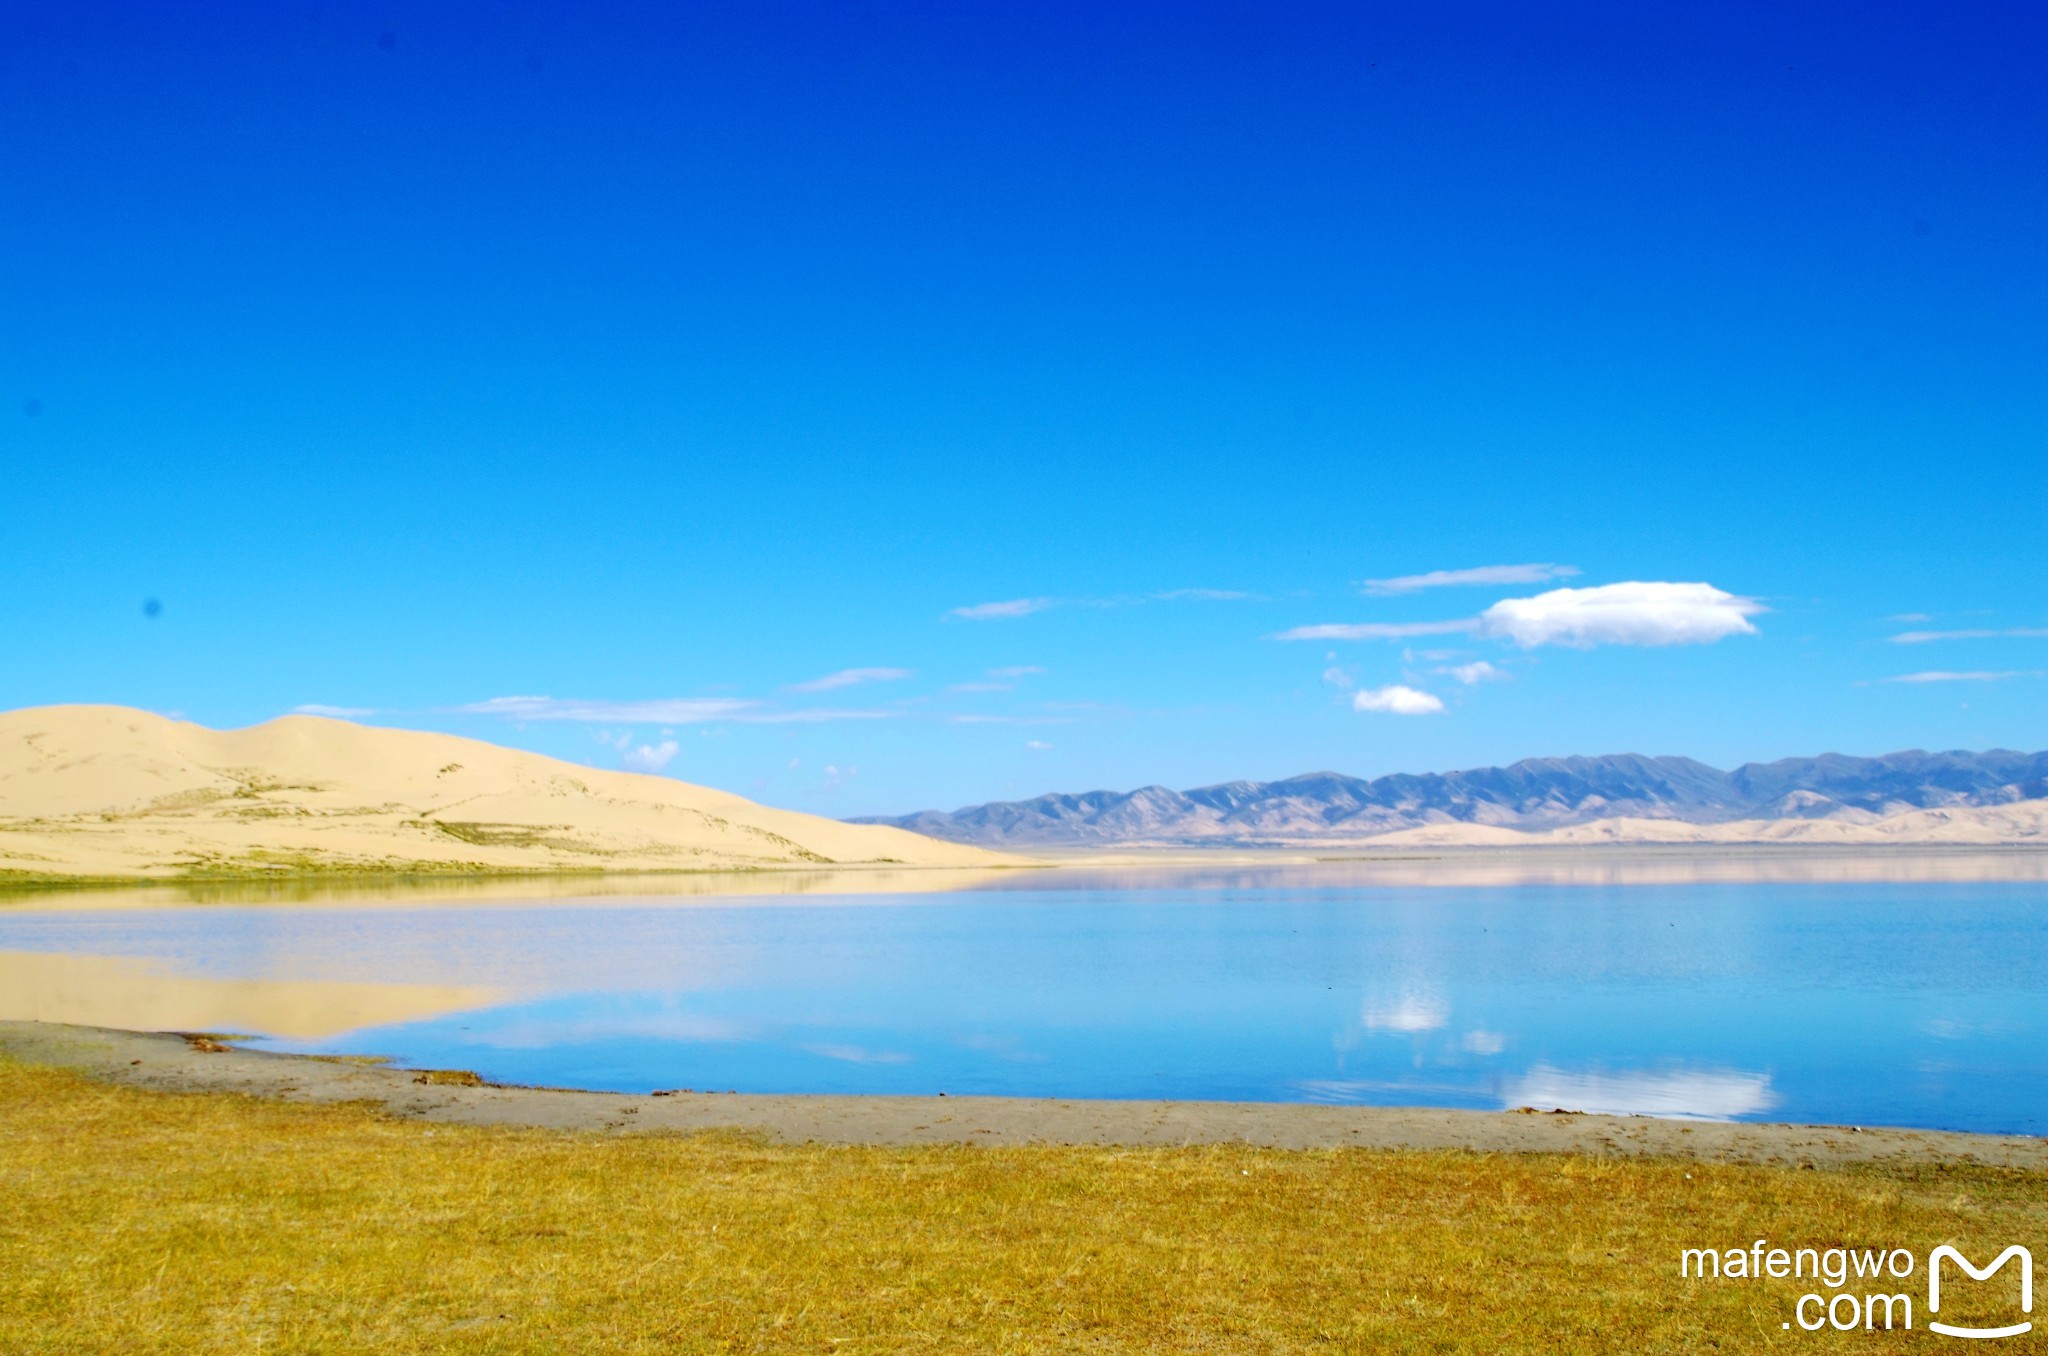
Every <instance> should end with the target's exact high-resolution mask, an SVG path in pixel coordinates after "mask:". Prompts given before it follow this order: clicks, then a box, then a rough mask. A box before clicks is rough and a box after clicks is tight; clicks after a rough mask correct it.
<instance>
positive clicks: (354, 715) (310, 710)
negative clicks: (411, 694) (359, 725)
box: [292, 702, 380, 720]
mask: <svg viewBox="0 0 2048 1356" xmlns="http://www.w3.org/2000/svg"><path fill="white" fill-rule="evenodd" d="M292 714H293V715H295V716H326V717H328V718H329V719H331V720H359V719H361V718H362V717H364V716H374V715H378V714H380V713H379V712H378V711H377V709H376V708H375V707H370V706H323V705H321V704H320V703H319V702H307V703H306V704H305V705H304V706H294V707H293V708H292Z"/></svg>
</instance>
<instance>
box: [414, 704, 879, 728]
mask: <svg viewBox="0 0 2048 1356" xmlns="http://www.w3.org/2000/svg"><path fill="white" fill-rule="evenodd" d="M454 709H455V710H456V711H457V712H458V713H460V714H462V715H469V716H496V717H498V718H499V719H501V720H569V721H585V722H589V723H592V724H598V725H703V724H707V723H710V722H713V721H732V722H735V723H737V724H742V725H787V724H811V723H815V722H819V721H831V720H883V719H887V718H888V717H889V715H890V714H891V713H890V712H887V711H857V710H842V709H838V708H831V707H814V708H806V709H799V710H784V709H781V708H777V707H771V706H765V705H763V704H762V703H760V702H756V701H746V700H742V699H741V698H738V697H668V698H658V699H655V700H652V701H594V700H590V699H586V698H579V697H492V698H491V699H490V700H488V701H481V702H471V703H470V704H469V705H467V706H458V707H456V708H454Z"/></svg>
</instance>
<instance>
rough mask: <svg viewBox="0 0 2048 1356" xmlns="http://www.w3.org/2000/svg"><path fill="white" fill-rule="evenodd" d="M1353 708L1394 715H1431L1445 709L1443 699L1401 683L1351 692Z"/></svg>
mask: <svg viewBox="0 0 2048 1356" xmlns="http://www.w3.org/2000/svg"><path fill="white" fill-rule="evenodd" d="M1351 709H1352V710H1354V711H1384V712H1386V713H1387V714H1388V715H1394V716H1431V715H1435V714H1437V713H1438V712H1440V711H1442V710H1443V709H1444V704H1443V702H1442V701H1441V700H1439V699H1438V698H1436V697H1433V696H1431V695H1430V694H1429V693H1427V692H1422V691H1419V690H1417V689H1415V688H1412V687H1404V686H1403V685H1402V684H1400V683H1390V684H1388V685H1387V686H1386V687H1377V688H1366V689H1364V690H1363V691H1360V692H1354V693H1352V694H1351Z"/></svg>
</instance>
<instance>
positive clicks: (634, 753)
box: [619, 739, 683, 772]
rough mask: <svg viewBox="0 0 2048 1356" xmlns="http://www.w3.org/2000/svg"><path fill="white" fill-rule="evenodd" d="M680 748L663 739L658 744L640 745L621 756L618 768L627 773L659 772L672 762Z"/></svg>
mask: <svg viewBox="0 0 2048 1356" xmlns="http://www.w3.org/2000/svg"><path fill="white" fill-rule="evenodd" d="M682 747H683V746H682V745H680V744H678V743H676V741H675V740H673V739H664V740H662V741H661V742H660V743H659V744H642V745H641V746H640V747H639V748H637V749H627V750H626V751H625V753H623V754H621V755H620V757H619V766H620V767H623V768H624V769H626V771H628V772H659V771H661V770H662V769H663V768H665V767H667V766H668V765H669V764H670V763H671V762H672V761H674V759H675V756H676V754H677V753H679V752H681V750H682Z"/></svg>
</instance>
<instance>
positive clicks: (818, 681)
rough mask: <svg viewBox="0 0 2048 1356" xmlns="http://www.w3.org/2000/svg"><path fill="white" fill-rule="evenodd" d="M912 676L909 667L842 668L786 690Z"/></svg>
mask: <svg viewBox="0 0 2048 1356" xmlns="http://www.w3.org/2000/svg"><path fill="white" fill-rule="evenodd" d="M910 676H911V671H910V670H909V669H841V670H839V672H837V673H828V674H826V675H825V676H824V677H823V678H813V679H811V680H810V681H809V682H807V683H791V684H790V685H789V686H787V687H785V688H784V689H783V691H785V692H832V691H835V690H836V689H838V688H842V687H853V686H856V685H857V684H860V683H895V682H901V681H902V680H903V679H905V678H908V677H910Z"/></svg>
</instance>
